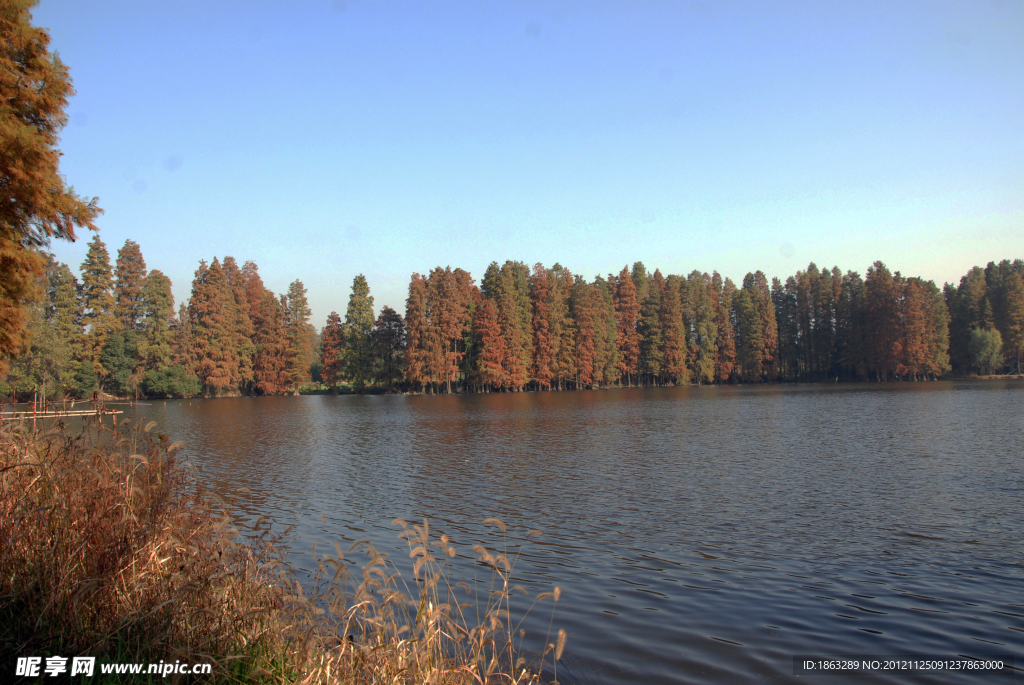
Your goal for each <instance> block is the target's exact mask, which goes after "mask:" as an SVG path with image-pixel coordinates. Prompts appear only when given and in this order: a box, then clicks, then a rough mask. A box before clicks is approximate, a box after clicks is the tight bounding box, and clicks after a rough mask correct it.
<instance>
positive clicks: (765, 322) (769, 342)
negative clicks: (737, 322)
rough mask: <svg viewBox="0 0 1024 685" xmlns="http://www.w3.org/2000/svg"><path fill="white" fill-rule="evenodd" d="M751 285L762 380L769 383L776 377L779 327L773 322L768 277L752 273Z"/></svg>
mask: <svg viewBox="0 0 1024 685" xmlns="http://www.w3.org/2000/svg"><path fill="white" fill-rule="evenodd" d="M753 285H754V287H753V290H751V291H750V294H751V298H752V299H753V300H754V304H755V305H756V306H757V312H758V316H759V317H760V319H761V341H762V343H761V345H762V346H761V368H762V370H763V377H764V380H768V381H770V380H774V379H775V378H777V377H778V368H777V357H778V354H779V326H778V323H777V322H776V321H775V305H774V303H773V302H772V293H771V289H770V288H769V287H768V277H767V276H766V275H765V274H764V272H763V271H755V272H754V284H753Z"/></svg>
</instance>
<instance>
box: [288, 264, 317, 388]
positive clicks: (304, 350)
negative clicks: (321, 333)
mask: <svg viewBox="0 0 1024 685" xmlns="http://www.w3.org/2000/svg"><path fill="white" fill-rule="evenodd" d="M282 304H283V305H284V328H285V335H286V336H287V338H288V357H287V364H286V367H285V368H286V370H287V372H288V377H289V378H290V379H291V384H292V387H294V388H295V389H296V390H298V387H299V386H300V385H302V384H303V383H308V382H309V380H310V367H311V366H312V364H313V347H312V345H311V344H310V342H309V331H310V329H311V328H312V326H311V325H310V323H309V317H310V314H311V312H310V310H309V302H308V301H307V300H306V288H305V286H303V285H302V281H300V280H297V279H296V280H295V281H292V284H291V285H289V286H288V295H287V297H286V298H284V300H283V302H282Z"/></svg>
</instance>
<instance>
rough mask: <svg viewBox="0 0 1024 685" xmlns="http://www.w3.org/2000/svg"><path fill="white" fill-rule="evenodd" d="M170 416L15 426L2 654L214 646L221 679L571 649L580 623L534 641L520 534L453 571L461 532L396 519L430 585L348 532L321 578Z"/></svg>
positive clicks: (1, 494)
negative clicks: (195, 461)
mask: <svg viewBox="0 0 1024 685" xmlns="http://www.w3.org/2000/svg"><path fill="white" fill-rule="evenodd" d="M152 427H153V424H152V423H150V424H147V425H145V426H142V425H136V426H132V425H130V423H129V422H127V421H125V422H124V423H123V424H122V425H121V426H120V427H118V428H117V429H115V430H111V429H109V428H101V427H98V426H96V425H92V426H90V427H89V428H87V429H86V430H85V431H84V432H83V433H81V434H80V435H71V434H70V433H69V432H68V431H67V430H66V429H64V428H63V427H62V426H58V427H56V428H53V429H50V430H48V431H44V432H38V431H34V430H32V429H31V428H30V427H29V426H27V425H9V426H6V427H4V428H2V429H0V574H2V575H0V659H2V662H0V669H3V670H7V669H12V668H13V664H14V660H15V657H16V656H26V655H54V654H55V655H62V656H75V655H87V656H96V657H98V659H97V660H98V662H105V661H108V662H112V661H118V662H137V663H141V662H146V661H150V662H156V661H159V660H161V659H162V660H164V661H173V660H175V659H181V660H182V661H188V662H190V663H196V662H211V663H213V664H214V674H215V677H214V679H213V680H215V681H219V682H267V683H300V682H301V683H377V682H381V683H384V682H386V683H466V684H467V685H468V684H470V683H477V684H482V683H516V684H520V683H536V682H539V680H540V676H539V675H538V674H539V673H541V672H543V670H544V661H545V660H546V659H549V658H550V659H551V664H552V666H556V665H557V660H558V659H559V658H560V657H561V655H562V650H563V649H564V647H565V633H564V632H562V631H559V632H558V636H557V638H555V639H553V640H552V641H550V642H548V641H547V640H545V643H546V645H547V646H546V648H545V649H544V650H543V653H542V654H541V655H539V657H538V659H539V660H535V661H534V662H532V663H529V664H528V663H526V662H525V660H524V658H523V657H522V656H521V654H522V650H521V648H522V643H521V640H522V633H521V631H519V629H518V626H517V625H514V624H513V623H512V618H511V611H510V602H511V599H512V597H513V596H516V595H521V596H526V595H527V593H526V590H525V589H524V588H522V587H520V586H514V585H512V583H513V575H512V572H513V568H514V562H515V556H514V555H510V554H509V553H508V551H507V549H505V550H504V551H503V552H502V553H497V552H494V551H489V550H487V549H485V548H484V547H482V546H478V547H476V548H475V551H476V556H477V560H478V562H479V564H481V565H483V567H486V568H487V569H488V570H489V575H490V578H489V584H488V586H487V588H486V589H485V590H480V589H479V588H480V587H481V584H480V583H477V582H474V583H473V584H472V585H470V584H469V583H458V582H455V580H454V579H453V577H452V569H451V565H450V563H449V560H450V559H451V558H452V557H453V556H454V555H455V549H454V547H453V546H452V544H451V541H450V540H449V539H448V538H447V536H440V537H435V536H432V535H431V532H430V529H429V525H428V523H427V522H426V521H424V522H423V523H422V524H418V525H413V526H409V525H407V524H405V522H401V521H396V523H398V524H399V525H401V527H402V533H401V536H402V537H403V538H404V539H405V541H406V542H407V543H408V546H409V551H410V556H411V557H412V561H413V577H412V578H411V579H408V580H409V581H411V583H412V589H410V587H409V585H408V584H407V582H406V579H404V578H403V577H402V576H401V574H400V573H398V571H397V569H396V567H395V565H394V564H393V563H391V561H390V560H388V559H387V557H386V556H385V555H382V554H380V553H378V552H377V551H376V550H374V549H373V547H372V546H370V545H369V544H368V543H357V545H354V546H353V547H352V548H351V549H350V550H349V551H348V553H349V554H353V553H360V554H362V553H365V555H366V562H365V563H364V564H363V565H362V566H359V565H353V564H352V563H351V561H349V560H346V558H345V554H344V553H343V552H342V550H341V549H340V548H339V547H338V546H337V545H335V551H336V555H335V556H322V557H317V569H318V570H317V572H316V573H315V574H314V582H313V584H312V585H310V584H308V583H307V586H306V587H305V588H304V587H303V586H301V585H300V584H299V583H298V581H297V580H296V579H295V577H294V574H293V573H292V572H291V571H290V570H289V568H288V567H287V565H286V564H285V563H284V561H283V559H284V554H283V553H282V552H281V551H280V550H281V547H280V540H279V539H275V538H274V536H272V535H270V534H269V533H268V529H267V528H266V527H264V526H263V523H262V521H258V522H257V524H256V526H255V528H253V529H250V530H248V531H245V532H244V533H243V532H241V531H239V530H238V529H237V528H236V527H235V526H234V525H233V523H232V518H231V516H230V513H229V512H228V510H227V508H226V506H225V504H224V503H223V502H221V501H219V500H217V499H216V498H213V497H209V496H207V495H205V494H204V492H203V489H202V486H201V483H199V482H198V481H197V480H196V479H195V478H194V477H193V476H192V471H191V469H190V468H189V467H188V466H187V465H186V464H181V463H179V460H178V459H177V458H176V453H177V451H178V449H179V448H180V444H179V443H172V442H170V441H169V440H168V439H167V437H166V436H164V435H153V434H152V432H151V429H152ZM487 522H488V523H491V524H493V525H495V526H497V527H498V528H500V529H501V531H502V533H503V534H504V524H503V523H501V522H500V521H498V520H497V519H491V520H488V521H487ZM314 555H315V550H314ZM558 595H559V591H558V589H557V588H556V589H555V591H554V592H553V593H544V594H541V595H538V596H537V597H535V598H533V602H534V604H536V603H537V602H546V601H547V600H548V599H551V600H555V601H557V599H558ZM460 597H461V598H462V599H461V601H460V599H459V598H460ZM552 610H553V604H552ZM2 673H3V671H0V674H2ZM8 675H10V674H8ZM556 675H557V672H556ZM170 680H173V677H172V678H171V679H170ZM203 681H204V682H210V678H209V677H206V678H203Z"/></svg>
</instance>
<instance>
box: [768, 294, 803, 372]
mask: <svg viewBox="0 0 1024 685" xmlns="http://www.w3.org/2000/svg"><path fill="white" fill-rule="evenodd" d="M796 291H797V286H796V278H795V277H794V276H790V277H788V278H787V279H786V284H785V285H783V284H782V282H781V281H780V280H779V279H778V278H775V279H772V304H773V305H774V306H775V322H776V324H777V326H778V332H779V333H778V335H779V357H778V375H779V377H780V378H782V379H784V380H795V379H797V378H799V377H800V347H799V342H798V339H799V325H798V316H797V298H796Z"/></svg>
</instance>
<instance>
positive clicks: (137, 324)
mask: <svg viewBox="0 0 1024 685" xmlns="http://www.w3.org/2000/svg"><path fill="white" fill-rule="evenodd" d="M114 276H115V277H116V278H117V280H116V281H115V283H114V315H115V316H116V317H117V319H118V321H120V325H121V329H122V330H125V331H141V330H142V319H143V316H144V313H143V305H142V291H143V289H144V288H145V287H146V260H145V259H143V258H142V250H141V249H140V248H139V244H138V243H136V242H135V241H133V240H126V241H124V247H122V248H121V249H120V250H118V252H117V265H116V267H115V269H114Z"/></svg>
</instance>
